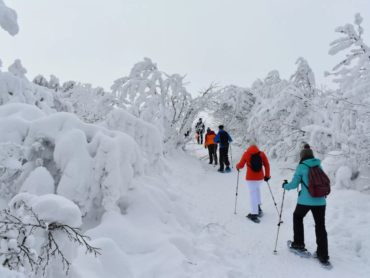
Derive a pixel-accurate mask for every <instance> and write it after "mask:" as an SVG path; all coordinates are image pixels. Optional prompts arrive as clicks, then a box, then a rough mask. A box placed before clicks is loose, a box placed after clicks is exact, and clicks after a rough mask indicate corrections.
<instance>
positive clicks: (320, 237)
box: [293, 204, 329, 259]
mask: <svg viewBox="0 0 370 278" xmlns="http://www.w3.org/2000/svg"><path fill="white" fill-rule="evenodd" d="M325 209H326V206H304V205H300V204H297V207H296V208H295V211H294V213H293V229H294V243H295V244H304V228H303V218H304V217H305V216H306V214H307V213H308V212H309V211H311V212H312V215H313V218H314V220H315V231H316V243H317V256H318V257H321V258H324V259H328V258H329V254H328V235H327V233H326V229H325Z"/></svg>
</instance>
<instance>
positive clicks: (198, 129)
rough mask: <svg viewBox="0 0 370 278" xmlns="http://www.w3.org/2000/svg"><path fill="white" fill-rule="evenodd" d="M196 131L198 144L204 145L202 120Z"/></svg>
mask: <svg viewBox="0 0 370 278" xmlns="http://www.w3.org/2000/svg"><path fill="white" fill-rule="evenodd" d="M195 130H196V132H197V133H198V144H203V133H204V123H203V122H202V118H199V122H197V124H196V126H195Z"/></svg>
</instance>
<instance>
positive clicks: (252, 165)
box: [236, 140, 271, 223]
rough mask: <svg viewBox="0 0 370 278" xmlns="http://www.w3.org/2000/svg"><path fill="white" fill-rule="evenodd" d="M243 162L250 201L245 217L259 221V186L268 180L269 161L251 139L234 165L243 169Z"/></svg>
mask: <svg viewBox="0 0 370 278" xmlns="http://www.w3.org/2000/svg"><path fill="white" fill-rule="evenodd" d="M245 164H247V176H246V181H247V185H248V187H249V198H250V203H251V213H250V214H248V215H247V218H248V219H249V220H252V221H253V222H255V223H259V222H260V220H259V219H258V217H260V218H261V217H262V216H263V211H262V209H261V205H262V201H261V190H260V186H261V184H262V183H263V181H265V182H268V181H269V180H270V178H271V176H270V164H269V161H268V159H267V157H266V155H265V153H264V152H261V151H260V150H259V149H258V147H257V145H256V142H255V141H253V140H252V141H250V143H249V148H248V149H247V151H246V152H245V153H244V154H243V156H242V158H241V159H240V162H239V163H238V164H237V165H236V169H238V171H239V170H240V169H243V168H244V165H245ZM262 165H263V166H264V168H265V173H264V172H263V169H262Z"/></svg>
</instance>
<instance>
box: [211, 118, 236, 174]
mask: <svg viewBox="0 0 370 278" xmlns="http://www.w3.org/2000/svg"><path fill="white" fill-rule="evenodd" d="M218 129H219V130H218V133H217V135H216V137H215V138H214V139H213V142H215V143H219V145H220V146H219V154H220V155H219V158H220V169H218V170H217V171H219V172H221V173H224V172H225V171H224V164H225V165H226V169H225V170H226V171H230V162H229V154H228V153H229V142H232V141H233V139H231V137H230V135H229V133H227V132H226V131H225V130H224V126H223V125H220V126H219V127H218Z"/></svg>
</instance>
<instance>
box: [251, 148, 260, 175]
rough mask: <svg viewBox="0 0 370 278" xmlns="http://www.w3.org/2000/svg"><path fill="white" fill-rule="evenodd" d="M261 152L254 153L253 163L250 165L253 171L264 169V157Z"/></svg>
mask: <svg viewBox="0 0 370 278" xmlns="http://www.w3.org/2000/svg"><path fill="white" fill-rule="evenodd" d="M260 153H261V152H258V153H255V154H252V157H251V165H249V167H251V169H252V171H253V172H259V171H261V170H262V157H261V155H260Z"/></svg>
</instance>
